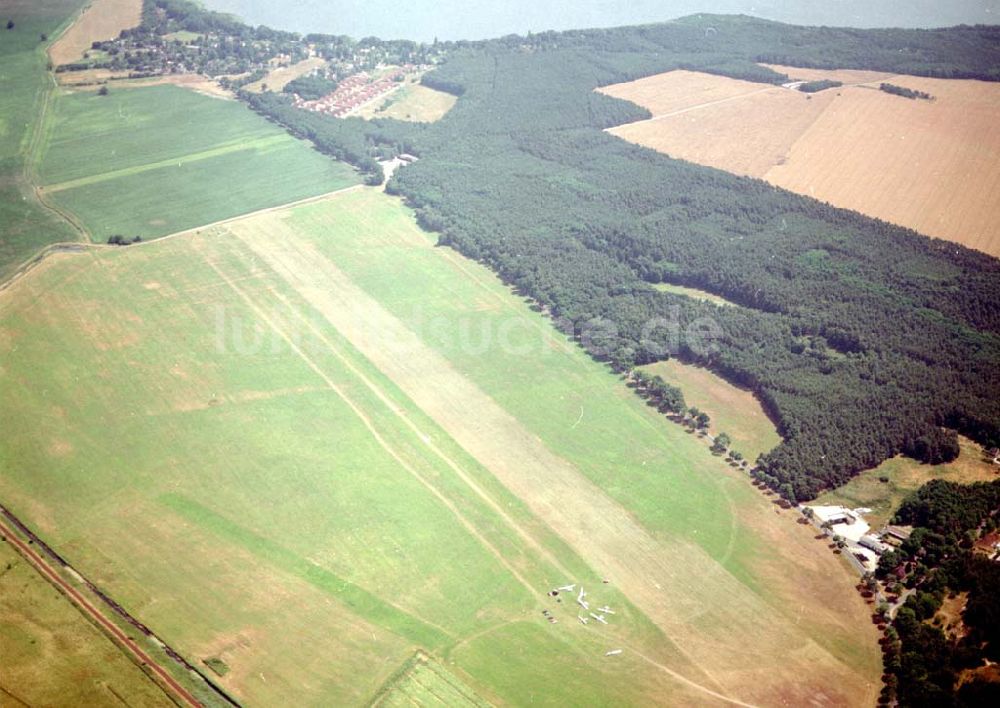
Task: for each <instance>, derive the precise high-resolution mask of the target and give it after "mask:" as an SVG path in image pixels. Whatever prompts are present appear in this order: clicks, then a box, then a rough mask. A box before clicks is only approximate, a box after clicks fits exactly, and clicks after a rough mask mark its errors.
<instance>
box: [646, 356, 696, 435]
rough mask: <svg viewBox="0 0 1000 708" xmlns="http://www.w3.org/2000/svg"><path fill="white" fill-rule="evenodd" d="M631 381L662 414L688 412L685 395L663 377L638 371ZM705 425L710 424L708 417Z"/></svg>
mask: <svg viewBox="0 0 1000 708" xmlns="http://www.w3.org/2000/svg"><path fill="white" fill-rule="evenodd" d="M631 379H632V383H633V385H634V386H635V389H636V391H637V392H638V394H639V395H640V396H642V397H643V398H645V399H646V400H647V401H649V402H650V403H652V404H653V405H654V406H656V408H657V410H659V411H660V412H661V413H672V414H674V415H683V414H684V413H685V412H686V411H687V404H686V403H685V402H684V393H683V392H682V391H681V390H680V389H679V388H677V387H676V386H671V385H670V384H668V383H667V382H666V381H664V380H663V377H662V376H658V375H650V374H647V373H646V372H645V371H642V370H638V369H637V370H636V371H633V372H632V375H631ZM705 424H706V425H707V424H708V420H707V417H706V421H705Z"/></svg>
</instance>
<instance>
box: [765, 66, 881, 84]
mask: <svg viewBox="0 0 1000 708" xmlns="http://www.w3.org/2000/svg"><path fill="white" fill-rule="evenodd" d="M761 66H766V67H767V68H768V69H773V70H774V71H777V72H778V73H779V74H787V75H788V78H789V79H791V80H792V81H822V80H823V79H829V80H830V81H840V82H841V83H844V84H865V83H870V82H872V81H886V80H888V79H891V78H892V77H893V76H895V74H892V73H889V72H886V71H862V70H859V69H803V68H801V67H798V66H783V65H781V64H761Z"/></svg>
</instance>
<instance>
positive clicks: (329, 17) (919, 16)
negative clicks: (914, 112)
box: [202, 0, 1000, 41]
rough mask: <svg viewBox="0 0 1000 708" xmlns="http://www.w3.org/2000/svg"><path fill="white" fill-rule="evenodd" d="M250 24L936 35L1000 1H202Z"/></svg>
mask: <svg viewBox="0 0 1000 708" xmlns="http://www.w3.org/2000/svg"><path fill="white" fill-rule="evenodd" d="M202 2H203V3H204V4H205V5H206V6H207V7H210V8H212V9H216V10H222V11H225V12H232V13H234V14H236V15H239V16H240V17H242V18H243V19H244V20H245V21H246V22H248V23H250V24H253V25H258V24H264V25H269V26H271V27H276V28H281V29H289V30H294V31H298V32H303V33H306V32H326V33H329V34H346V35H350V36H352V37H355V38H360V37H364V36H369V35H374V36H377V37H382V38H384V39H396V38H406V39H415V40H419V41H431V40H433V39H434V38H435V37H438V38H440V39H483V38H487V37H499V36H501V35H505V34H511V33H517V34H525V33H527V32H528V31H533V32H540V31H543V30H548V29H556V30H560V29H577V28H584V27H611V26H615V25H632V24H641V23H646V22H662V21H664V20H669V19H673V18H675V17H681V16H683V15H689V14H692V13H695V12H720V13H744V14H750V15H757V16H759V17H766V18H768V19H773V20H779V21H782V22H792V23H798V24H827V25H840V26H855V27H885V26H898V27H935V26H948V25H955V24H962V23H964V24H995V23H998V22H1000V0H491V1H490V2H486V1H485V0H202Z"/></svg>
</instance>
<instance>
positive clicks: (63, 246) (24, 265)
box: [0, 184, 365, 294]
mask: <svg viewBox="0 0 1000 708" xmlns="http://www.w3.org/2000/svg"><path fill="white" fill-rule="evenodd" d="M364 188H365V185H363V184H352V185H351V186H349V187H342V188H340V189H335V190H333V191H332V192H326V193H324V194H317V195H316V196H314V197H305V198H304V199H300V200H298V201H294V202H289V203H287V204H280V205H277V206H273V207H265V208H263V209H259V210H257V211H250V212H247V213H245V214H238V215H236V216H230V217H227V218H225V219H222V220H220V221H214V222H212V223H210V224H204V225H202V226H192V227H191V228H190V229H185V230H184V231H177V232H175V233H172V234H167V235H166V236H160V237H159V238H153V239H150V240H148V241H140V242H138V243H133V244H131V245H129V246H127V248H139V247H141V246H152V245H155V244H158V243H162V242H163V241H169V240H171V239H175V238H179V237H181V236H188V235H190V234H194V233H198V232H199V231H202V230H203V229H213V228H217V227H220V226H225V225H226V224H230V223H233V222H236V221H240V220H241V219H249V218H250V217H252V216H258V215H261V214H269V213H271V212H276V211H281V210H283V209H291V208H293V207H297V206H304V205H306V204H312V203H314V202H321V201H324V200H326V199H331V198H333V197H335V196H337V195H338V194H344V193H346V192H353V191H356V190H358V189H364ZM119 248H126V247H125V246H112V245H109V244H106V243H94V242H93V241H90V240H87V241H60V242H59V243H50V244H48V245H47V246H43V247H41V248H40V249H38V251H36V252H35V254H34V255H32V256H31V257H29V258H27V259H25V260H24V261H22V262H21V263H20V264H19V265H17V266H16V267H15V268H14V269H13V270H12V271H11V273H10V275H8V276H7V278H6V279H5V280H3V281H0V294H2V293H3V292H4V291H5V290H7V289H8V288H10V287H11V286H13V285H14V284H15V283H16V282H17V281H19V280H21V279H22V278H24V277H25V276H27V275H28V274H29V273H30V272H31V271H33V270H34V269H35V268H37V267H38V266H40V265H41V264H42V263H43V262H44V261H45V260H46V259H47V258H48V257H49V256H52V255H55V254H57V253H80V252H83V251H112V250H117V249H119Z"/></svg>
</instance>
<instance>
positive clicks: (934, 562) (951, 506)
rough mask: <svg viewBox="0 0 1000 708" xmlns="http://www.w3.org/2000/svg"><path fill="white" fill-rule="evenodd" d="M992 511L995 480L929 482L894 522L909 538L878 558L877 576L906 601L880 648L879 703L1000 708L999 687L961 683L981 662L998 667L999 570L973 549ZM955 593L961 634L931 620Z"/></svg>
mask: <svg viewBox="0 0 1000 708" xmlns="http://www.w3.org/2000/svg"><path fill="white" fill-rule="evenodd" d="M998 512H1000V481H996V482H990V483H978V484H973V485H967V486H966V485H960V484H956V483H953V482H946V481H943V480H934V481H932V482H929V483H928V484H926V485H924V486H923V487H922V488H921V489H920V490H918V492H917V493H916V494H915V495H914V496H912V497H911V498H909V499H908V500H906V501H905V502H904V504H903V505H902V507H900V510H899V512H898V513H897V515H896V519H895V521H896V522H897V523H900V524H908V525H912V526H914V527H915V528H914V531H913V533H912V535H911V536H910V538H909V539H908V540H907V541H905V542H904V543H903V544H902V546H901V547H900V548H899V549H898V550H895V551H891V552H889V553H886V554H884V555H883V556H882V559H881V561H880V564H879V569H878V573H877V574H878V576H879V577H880V578H882V579H883V580H884V581H886V582H890V583H895V585H896V588H895V589H896V590H900V591H901V590H902V589H904V588H908V589H909V590H910V592H911V593H912V594H911V595H910V596H909V597H908V598H907V600H906V602H905V604H904V605H903V607H901V608H900V609H899V612H898V613H897V615H896V618H895V620H894V622H893V625H892V627H890V628H889V629H888V630H887V633H886V637H885V641H884V642H883V648H884V652H885V668H886V671H887V673H888V675H889V677H890V678H889V680H888V681H887V683H886V688H885V690H884V691H883V694H882V696H883V702H884V703H887V702H889V701H891V700H893V699H896V700H898V703H899V705H900V706H904V708H907V707H910V706H913V707H914V708H917V707H919V708H925V707H926V708H931V707H934V708H941V707H945V708H947V707H949V706H953V707H955V708H960V707H964V706H969V707H970V708H971V707H972V706H983V705H997V703H998V702H1000V684H997V683H995V682H988V681H984V680H976V678H975V675H974V674H973V675H972V676H971V680H968V679H969V678H970V677H968V676H966V679H967V680H960V678H961V677H963V674H968V673H970V672H974V671H975V670H976V669H977V668H979V667H982V666H983V660H984V659H987V660H989V661H994V662H995V661H998V660H1000V595H998V594H997V592H996V589H997V587H1000V563H998V562H997V561H995V560H992V559H991V558H990V551H989V550H988V549H984V548H982V544H980V548H979V549H975V543H976V541H979V540H980V539H982V538H983V537H990V538H992V537H993V536H991V534H994V533H995V531H996V529H997V522H998V519H997V513H998ZM987 545H988V544H987ZM957 593H968V599H967V601H966V604H965V609H964V611H963V612H962V613H961V620H962V625H963V631H962V632H954V631H953V630H951V629H950V628H945V627H942V624H943V622H941V621H939V620H937V619H936V615H937V612H938V610H939V609H940V608H941V606H942V604H943V602H944V600H945V598H946V597H947V598H951V599H953V600H954V599H955V598H956V596H957ZM945 629H949V631H948V632H946V631H945Z"/></svg>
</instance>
